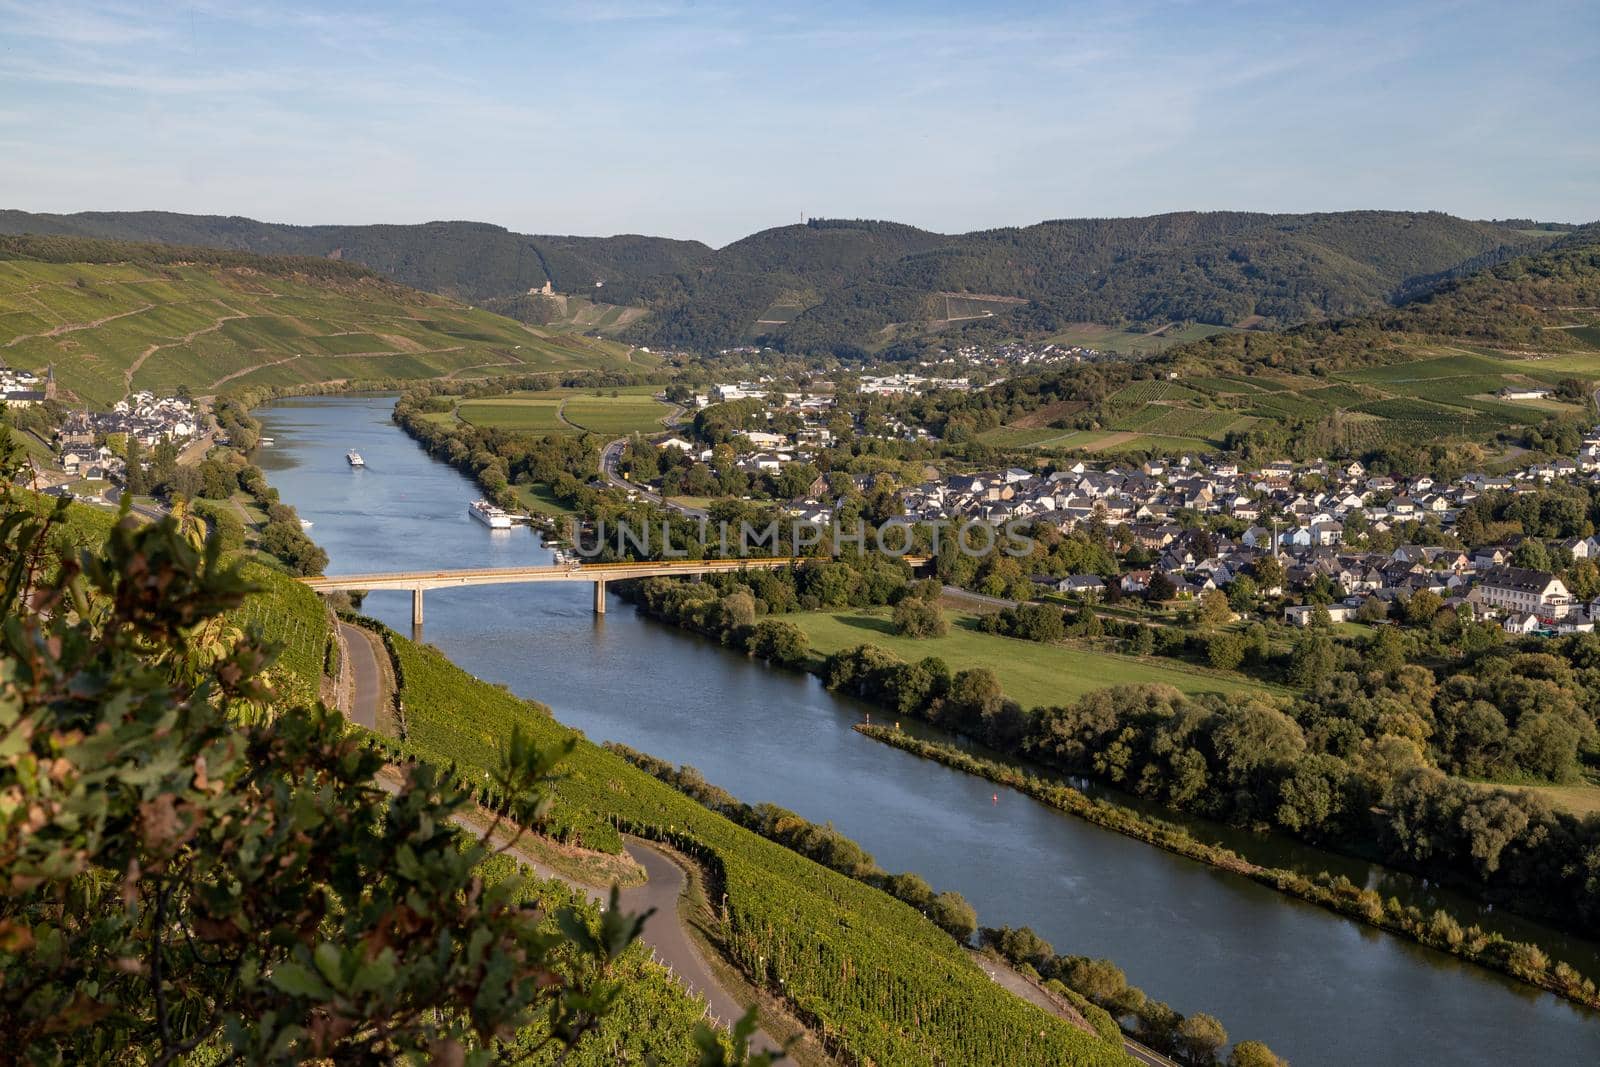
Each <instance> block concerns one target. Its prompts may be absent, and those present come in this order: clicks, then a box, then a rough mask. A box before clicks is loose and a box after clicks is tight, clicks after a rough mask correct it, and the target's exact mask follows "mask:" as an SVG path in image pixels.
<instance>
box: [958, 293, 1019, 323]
mask: <svg viewBox="0 0 1600 1067" xmlns="http://www.w3.org/2000/svg"><path fill="white" fill-rule="evenodd" d="M938 297H939V299H940V300H941V301H942V303H943V308H942V310H943V320H944V321H945V322H961V321H963V320H967V319H987V318H993V317H994V316H996V315H1003V314H1005V313H1006V312H1007V311H1010V310H1011V309H1012V308H1014V307H1017V306H1018V305H1019V304H1026V303H1027V301H1026V300H1023V299H1020V298H1019V297H1014V296H989V295H985V294H982V293H939V294H938Z"/></svg>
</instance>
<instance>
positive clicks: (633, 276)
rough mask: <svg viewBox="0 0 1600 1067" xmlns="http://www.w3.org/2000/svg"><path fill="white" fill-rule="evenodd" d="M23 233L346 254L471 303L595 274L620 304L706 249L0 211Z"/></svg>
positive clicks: (660, 242)
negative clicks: (640, 283)
mask: <svg viewBox="0 0 1600 1067" xmlns="http://www.w3.org/2000/svg"><path fill="white" fill-rule="evenodd" d="M23 233H32V234H40V235H50V236H73V237H99V238H106V239H110V240H118V241H155V242H159V243H162V244H181V245H195V246H203V247H212V248H227V249H232V250H235V251H241V252H254V253H256V254H257V255H294V256H320V257H325V258H336V259H349V260H355V261H356V262H358V263H362V264H364V265H365V266H368V267H371V268H372V269H373V270H375V271H378V272H379V273H380V274H386V275H388V276H389V277H391V278H393V279H394V280H396V281H398V282H403V283H404V284H406V285H409V286H412V287H413V288H416V289H426V290H429V291H430V292H435V293H442V294H444V295H445V296H452V297H457V298H459V299H462V300H473V301H483V300H487V299H489V298H492V297H509V296H516V295H519V294H522V293H526V292H527V291H528V290H529V289H538V288H540V287H541V286H543V285H544V284H545V282H547V281H548V282H549V283H550V284H551V285H552V287H554V288H555V289H556V290H558V291H560V292H572V293H584V294H587V293H588V292H589V291H591V290H594V289H595V283H596V282H603V283H605V286H614V288H615V290H616V291H617V292H618V293H619V296H618V297H617V298H616V299H617V301H618V302H625V301H626V300H627V299H629V298H631V285H632V284H633V283H634V282H636V281H637V280H638V279H640V278H644V277H649V276H652V275H655V274H660V273H663V272H667V271H672V270H680V269H684V268H685V267H688V266H691V265H692V264H694V263H696V262H698V261H700V260H701V259H703V258H705V257H706V256H709V255H710V254H711V249H710V248H708V247H706V246H705V245H703V244H701V243H699V242H698V241H675V240H671V239H668V238H664V237H640V236H634V235H623V236H618V237H558V236H532V235H528V234H519V233H512V232H511V231H509V230H507V229H506V228H505V227H503V226H494V225H491V224H489V223H486V222H425V223H419V224H415V225H388V224H379V225H370V226H293V225H289V224H287V223H276V222H257V221H256V220H254V219H247V218H241V217H239V216H225V215H182V214H177V213H175V212H169V211H85V212H81V213H78V214H73V215H43V214H31V213H29V212H25V211H4V210H0V234H23Z"/></svg>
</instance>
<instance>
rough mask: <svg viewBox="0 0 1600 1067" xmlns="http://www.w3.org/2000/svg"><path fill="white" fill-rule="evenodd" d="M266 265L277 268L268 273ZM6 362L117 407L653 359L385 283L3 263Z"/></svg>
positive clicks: (0, 300) (0, 319)
mask: <svg viewBox="0 0 1600 1067" xmlns="http://www.w3.org/2000/svg"><path fill="white" fill-rule="evenodd" d="M264 262H270V261H264ZM0 358H3V359H4V360H5V362H7V363H9V364H11V365H13V366H17V367H25V368H30V369H38V370H42V369H43V368H44V367H45V366H46V365H52V364H53V365H54V367H55V371H56V380H57V382H58V384H59V386H60V387H61V389H62V390H63V392H69V393H71V394H72V395H73V396H75V397H77V398H78V399H80V400H81V401H83V402H85V403H89V404H95V405H108V404H110V403H111V402H113V401H115V400H118V399H120V398H121V397H122V396H123V395H124V394H125V393H126V392H128V391H129V390H130V389H150V390H154V391H156V392H171V391H172V390H174V389H175V388H176V387H177V386H178V385H180V384H181V385H187V386H188V387H189V388H190V389H191V390H193V391H194V392H195V393H198V394H205V393H211V392H215V391H217V390H218V389H220V388H222V387H224V386H229V385H234V384H238V385H282V386H289V385H296V384H302V383H314V382H327V381H342V380H354V379H376V378H432V377H441V376H451V377H482V376H487V375H494V374H506V373H514V372H520V371H524V370H564V369H569V368H570V369H581V368H586V367H598V368H623V367H633V368H643V367H647V366H650V365H652V360H651V357H649V356H647V355H644V354H642V353H639V352H636V351H635V352H630V350H629V349H628V348H627V347H625V346H622V345H618V344H615V343H613V342H610V341H603V340H597V339H594V338H589V337H583V336H581V335H579V334H576V333H572V332H570V331H562V330H558V329H547V328H539V327H529V326H523V325H522V324H520V323H517V322H513V321H512V320H511V319H507V318H502V317H500V316H498V315H493V314H490V313H489V312H486V311H480V310H477V309H475V308H471V307H467V306H464V305H461V304H457V303H455V302H453V301H450V300H447V299H445V298H443V297H439V296H435V295H432V294H428V293H421V292H417V291H415V290H411V289H406V288H403V287H401V286H398V285H393V284H391V283H388V282H384V281H380V280H378V279H376V278H345V279H339V280H331V279H320V278H312V277H308V276H305V275H297V274H293V273H288V272H284V273H278V274H274V273H269V272H268V271H266V270H256V269H250V268H242V267H240V268H228V267H219V266H208V267H201V266H185V265H178V264H160V265H151V264H141V263H136V262H130V263H110V264H100V263H44V262H35V261H33V260H24V259H10V260H0Z"/></svg>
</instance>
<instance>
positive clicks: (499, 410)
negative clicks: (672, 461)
mask: <svg viewBox="0 0 1600 1067" xmlns="http://www.w3.org/2000/svg"><path fill="white" fill-rule="evenodd" d="M655 392H656V387H655V386H649V385H642V386H627V387H622V388H617V389H605V390H603V391H602V395H599V396H597V395H595V392H594V391H593V390H588V391H585V390H582V389H546V390H541V391H537V392H533V391H527V392H517V393H511V394H509V395H507V396H497V397H483V398H475V399H472V400H465V401H462V402H461V403H460V404H459V405H457V407H456V412H455V413H456V416H457V417H458V418H460V419H461V420H462V421H464V422H470V423H472V424H473V425H474V426H492V427H496V428H499V429H503V430H521V431H526V432H528V433H570V434H576V433H598V434H609V435H612V436H622V435H625V434H632V433H643V434H650V433H659V432H660V431H661V430H662V429H663V428H664V426H663V423H662V420H663V419H665V418H667V417H668V416H669V415H671V414H672V413H673V411H674V408H673V406H672V405H671V404H667V403H664V402H662V401H660V400H657V399H656V398H655V395H654V394H655ZM612 394H616V395H612Z"/></svg>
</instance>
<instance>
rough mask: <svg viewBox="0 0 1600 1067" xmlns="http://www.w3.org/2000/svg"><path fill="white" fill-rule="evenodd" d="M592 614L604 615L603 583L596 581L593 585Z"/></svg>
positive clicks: (604, 585)
mask: <svg viewBox="0 0 1600 1067" xmlns="http://www.w3.org/2000/svg"><path fill="white" fill-rule="evenodd" d="M594 613H595V614H596V615H604V614H605V613H606V583H605V582H601V581H597V582H595V583H594Z"/></svg>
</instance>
